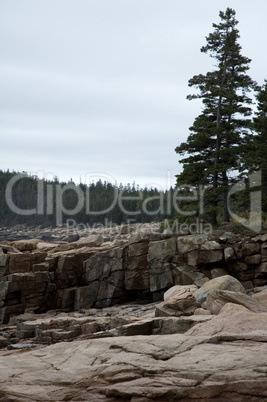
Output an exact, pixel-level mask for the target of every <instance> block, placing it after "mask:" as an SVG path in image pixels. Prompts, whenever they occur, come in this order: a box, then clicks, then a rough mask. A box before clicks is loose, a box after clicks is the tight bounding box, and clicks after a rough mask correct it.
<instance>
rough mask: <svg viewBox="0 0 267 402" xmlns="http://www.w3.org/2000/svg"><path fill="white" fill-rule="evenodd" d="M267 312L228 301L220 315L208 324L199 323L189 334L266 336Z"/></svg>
mask: <svg viewBox="0 0 267 402" xmlns="http://www.w3.org/2000/svg"><path fill="white" fill-rule="evenodd" d="M266 333H267V312H261V313H254V312H252V311H250V310H249V309H247V308H246V307H244V306H241V305H238V304H233V303H227V304H226V305H225V306H223V308H222V309H221V311H220V313H219V314H218V315H215V316H214V317H213V318H212V320H210V321H209V322H208V324H205V323H204V324H198V325H196V326H195V327H193V328H192V329H190V330H189V331H188V332H187V333H186V335H187V336H213V335H230V334H231V335H234V334H238V335H240V336H241V337H244V339H246V338H247V339H253V337H252V335H253V334H254V336H255V337H256V336H257V335H263V336H266Z"/></svg>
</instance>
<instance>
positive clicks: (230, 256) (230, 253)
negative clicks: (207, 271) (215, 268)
mask: <svg viewBox="0 0 267 402" xmlns="http://www.w3.org/2000/svg"><path fill="white" fill-rule="evenodd" d="M223 255H224V259H225V261H226V262H227V261H233V260H235V259H236V255H235V251H234V249H233V248H232V247H226V248H225V249H224V250H223Z"/></svg>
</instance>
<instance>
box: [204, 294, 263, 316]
mask: <svg viewBox="0 0 267 402" xmlns="http://www.w3.org/2000/svg"><path fill="white" fill-rule="evenodd" d="M227 303H234V304H239V305H241V306H244V307H246V308H247V309H249V310H250V311H253V312H256V313H262V312H265V313H267V298H266V300H261V301H259V300H257V299H253V298H252V297H251V296H247V295H246V294H244V293H241V292H232V291H229V290H214V291H211V292H209V293H208V296H207V309H208V310H209V311H210V312H211V313H212V314H219V312H220V311H221V309H222V308H223V306H224V305H225V304H227Z"/></svg>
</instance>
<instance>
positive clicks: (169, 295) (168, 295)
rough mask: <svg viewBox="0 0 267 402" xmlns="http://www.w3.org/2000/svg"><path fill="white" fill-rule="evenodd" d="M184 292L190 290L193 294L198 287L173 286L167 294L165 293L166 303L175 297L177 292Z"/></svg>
mask: <svg viewBox="0 0 267 402" xmlns="http://www.w3.org/2000/svg"><path fill="white" fill-rule="evenodd" d="M181 290H182V291H183V290H189V291H190V292H191V293H193V292H194V291H195V290H197V286H196V285H185V286H180V285H175V286H172V287H171V288H170V289H168V290H167V291H166V292H165V293H164V296H163V298H164V301H167V300H169V299H170V298H171V297H172V296H174V295H175V294H176V293H177V292H180V291H181Z"/></svg>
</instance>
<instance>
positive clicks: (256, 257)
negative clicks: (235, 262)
mask: <svg viewBox="0 0 267 402" xmlns="http://www.w3.org/2000/svg"><path fill="white" fill-rule="evenodd" d="M260 262H261V255H260V254H253V255H248V256H246V257H245V263H246V264H249V265H258V264H260Z"/></svg>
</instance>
